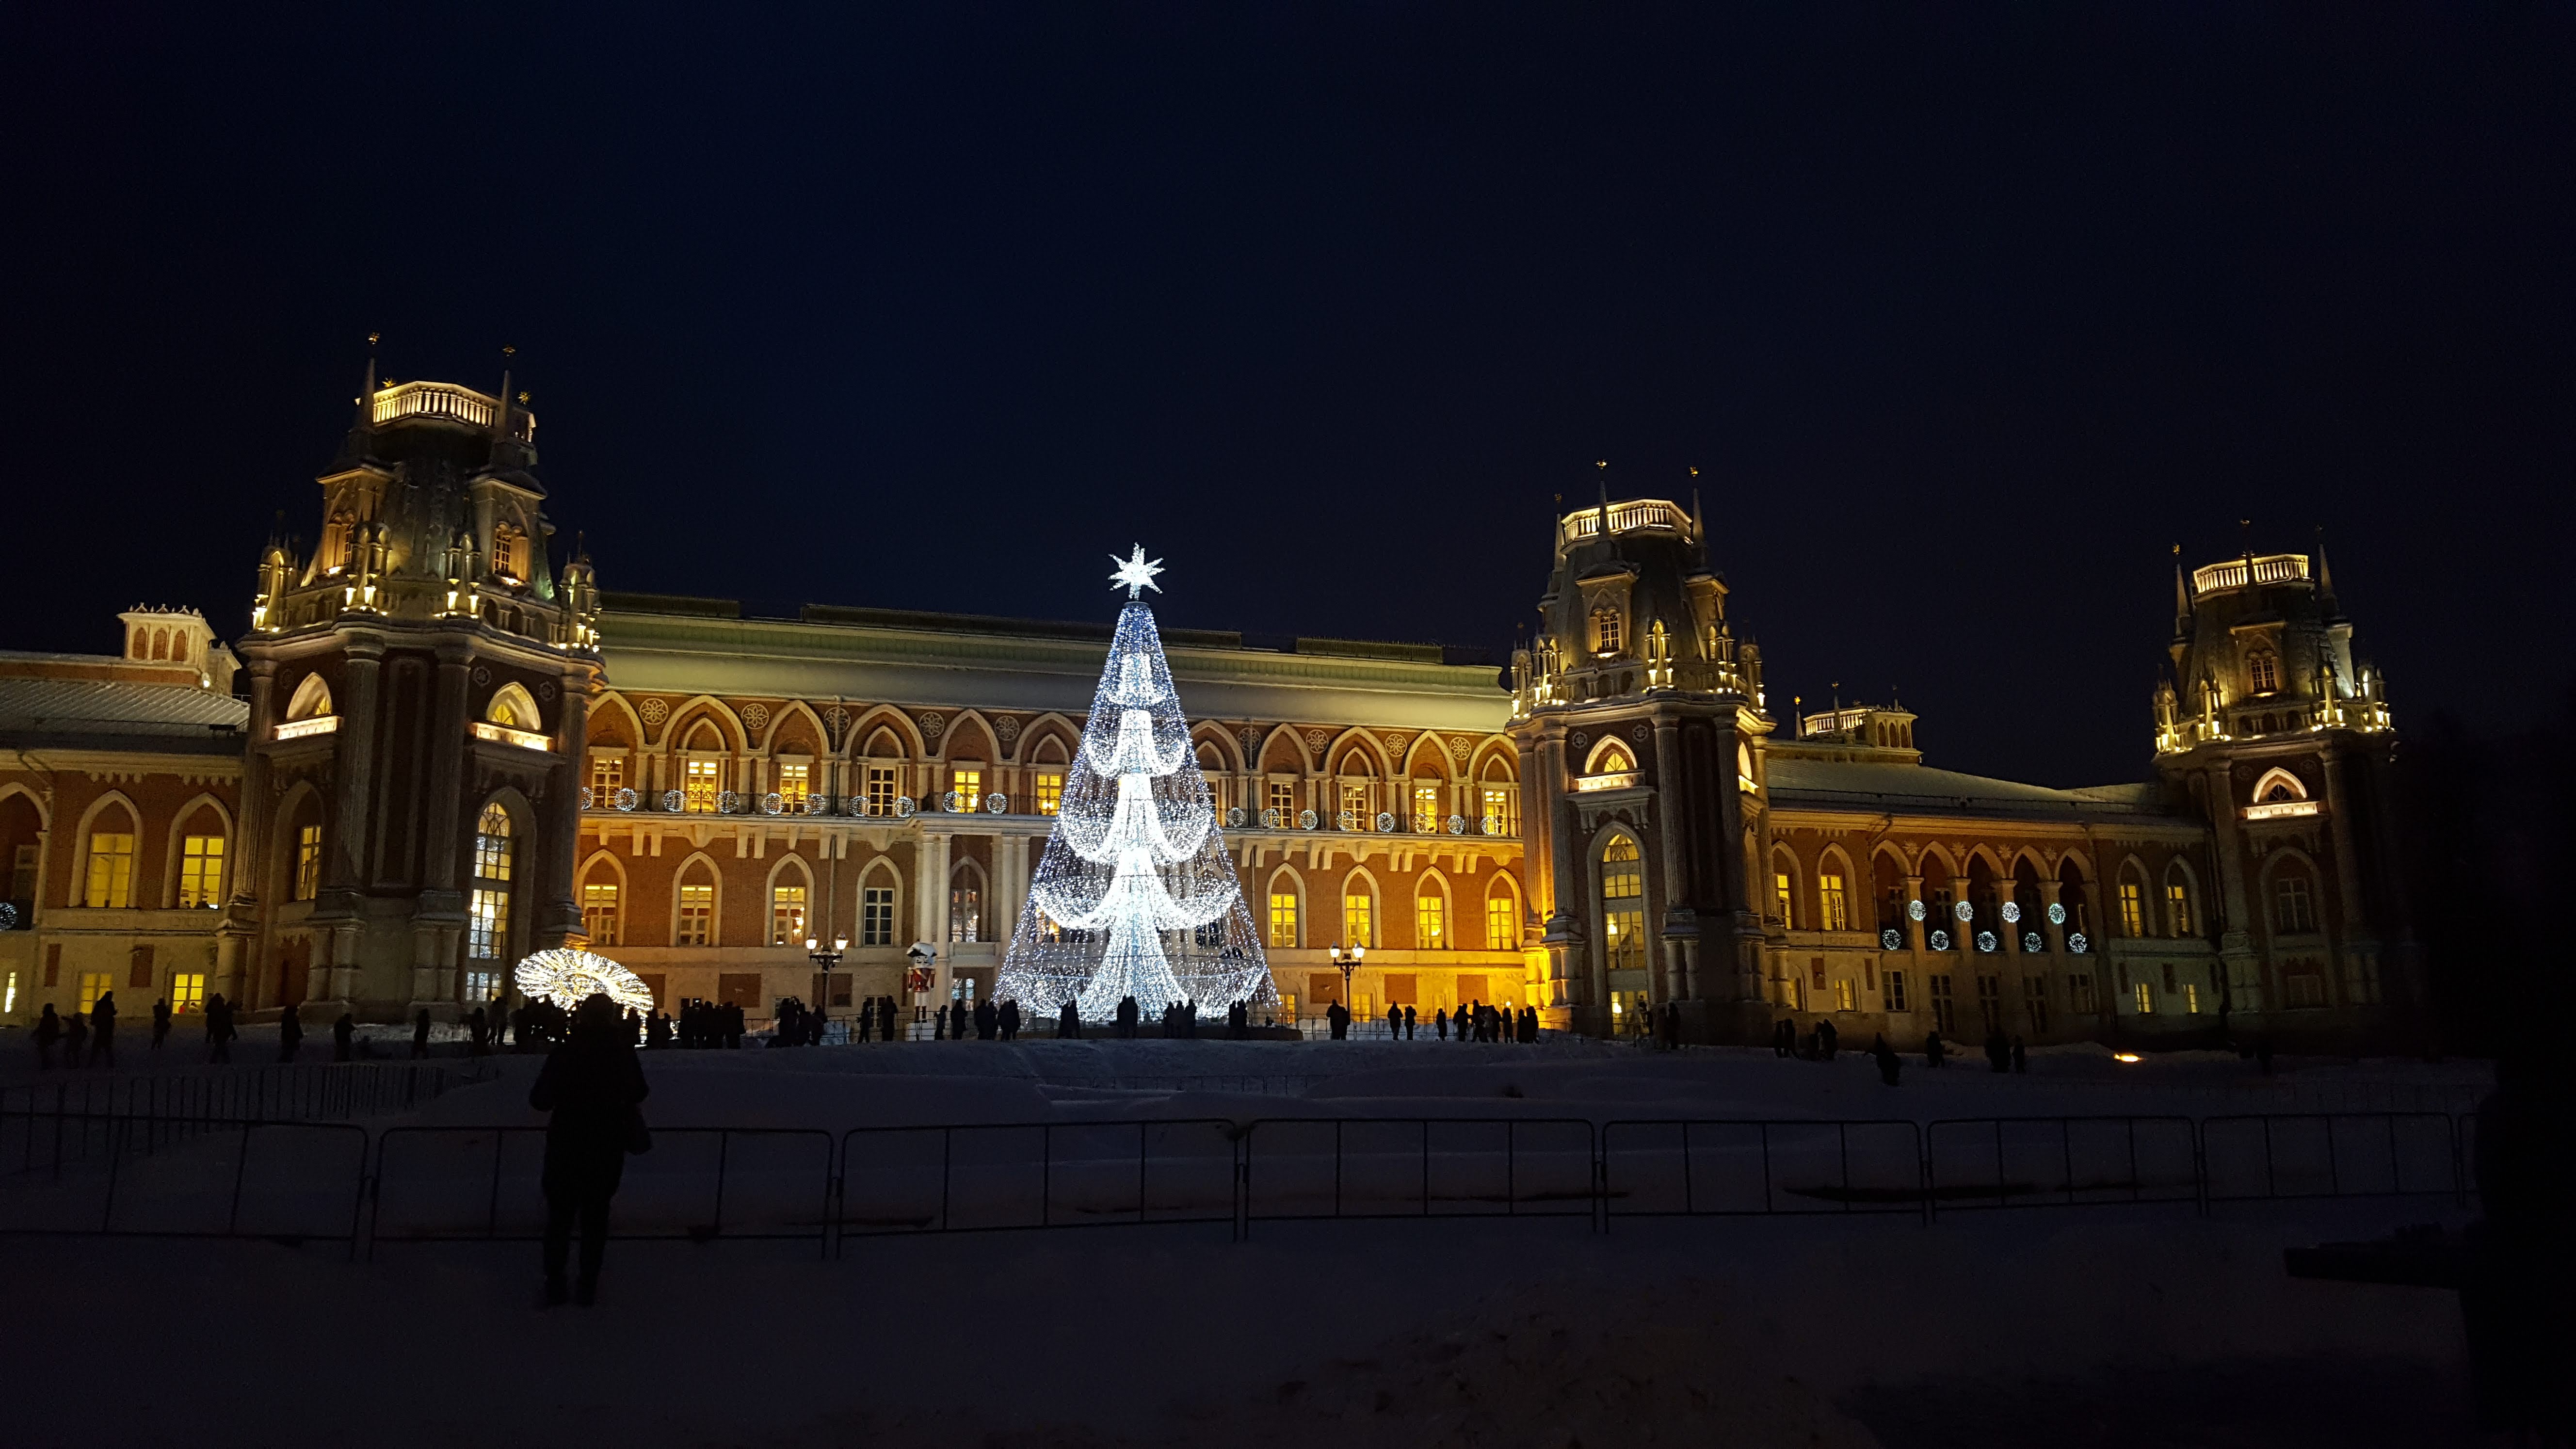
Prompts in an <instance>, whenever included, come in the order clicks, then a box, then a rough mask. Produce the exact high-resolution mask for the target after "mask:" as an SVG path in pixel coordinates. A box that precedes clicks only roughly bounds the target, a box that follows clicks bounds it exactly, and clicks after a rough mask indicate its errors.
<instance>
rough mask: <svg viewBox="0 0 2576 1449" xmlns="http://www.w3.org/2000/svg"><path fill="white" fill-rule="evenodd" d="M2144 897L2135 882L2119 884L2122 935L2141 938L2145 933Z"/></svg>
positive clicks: (2127, 881) (2145, 912)
mask: <svg viewBox="0 0 2576 1449" xmlns="http://www.w3.org/2000/svg"><path fill="white" fill-rule="evenodd" d="M2144 895H2145V893H2144V892H2142V891H2140V890H2139V889H2138V883H2137V882H2136V881H2133V880H2124V881H2122V882H2120V930H2121V931H2122V932H2123V933H2124V934H2127V935H2131V936H2143V935H2145V934H2146V933H2147V910H2146V903H2145V900H2144Z"/></svg>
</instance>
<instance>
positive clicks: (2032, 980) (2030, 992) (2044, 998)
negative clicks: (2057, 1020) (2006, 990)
mask: <svg viewBox="0 0 2576 1449" xmlns="http://www.w3.org/2000/svg"><path fill="white" fill-rule="evenodd" d="M2021 989H2022V1004H2023V1005H2025V1006H2027V1007H2028V1008H2029V1009H2030V1029H2031V1030H2032V1031H2046V1030H2048V978H2046V977H2044V976H2031V977H2026V978H2024V979H2023V981H2022V983H2021Z"/></svg>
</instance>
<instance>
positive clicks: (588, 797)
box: [581, 785, 599, 810]
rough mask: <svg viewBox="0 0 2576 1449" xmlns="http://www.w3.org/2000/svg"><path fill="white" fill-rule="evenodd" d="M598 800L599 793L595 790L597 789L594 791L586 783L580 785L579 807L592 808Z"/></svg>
mask: <svg viewBox="0 0 2576 1449" xmlns="http://www.w3.org/2000/svg"><path fill="white" fill-rule="evenodd" d="M598 801H599V794H598V792H597V791H595V790H593V789H591V788H590V787H589V786H588V785H584V786H582V787H581V808H582V809H584V810H589V809H593V808H595V807H596V806H597V805H598Z"/></svg>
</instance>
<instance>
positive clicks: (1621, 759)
mask: <svg viewBox="0 0 2576 1449" xmlns="http://www.w3.org/2000/svg"><path fill="white" fill-rule="evenodd" d="M1636 768H1637V761H1636V760H1635V759H1634V758H1633V757H1632V756H1630V755H1629V753H1628V747H1627V746H1626V745H1622V744H1617V743H1613V744H1611V745H1609V746H1608V747H1607V748H1605V749H1603V750H1602V751H1601V755H1600V757H1599V758H1598V759H1595V760H1594V761H1593V762H1592V773H1593V774H1596V775H1625V774H1627V773H1629V772H1630V771H1632V770H1634V769H1636Z"/></svg>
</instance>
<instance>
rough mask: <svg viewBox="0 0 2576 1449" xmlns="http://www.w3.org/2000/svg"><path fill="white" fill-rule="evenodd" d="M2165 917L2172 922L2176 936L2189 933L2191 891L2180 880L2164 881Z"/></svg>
mask: <svg viewBox="0 0 2576 1449" xmlns="http://www.w3.org/2000/svg"><path fill="white" fill-rule="evenodd" d="M2165 919H2166V920H2167V921H2169V922H2171V923H2172V925H2173V933H2174V934H2175V935H2176V936H2188V935H2190V934H2191V893H2190V892H2189V891H2186V890H2184V889H2183V885H2182V882H2181V881H2178V880H2177V881H2167V882H2166V883H2165Z"/></svg>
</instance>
